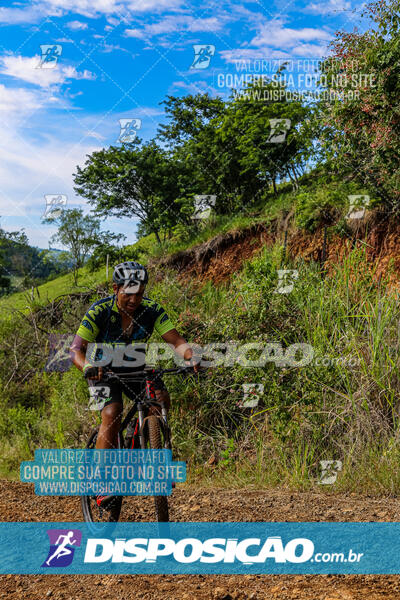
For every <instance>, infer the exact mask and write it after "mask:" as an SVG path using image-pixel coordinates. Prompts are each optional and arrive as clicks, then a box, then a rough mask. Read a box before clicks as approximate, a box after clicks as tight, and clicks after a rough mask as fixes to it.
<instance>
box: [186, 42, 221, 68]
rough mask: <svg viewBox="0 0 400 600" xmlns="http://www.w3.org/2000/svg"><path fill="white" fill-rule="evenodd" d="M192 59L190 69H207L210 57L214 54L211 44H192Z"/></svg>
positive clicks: (213, 47)
mask: <svg viewBox="0 0 400 600" xmlns="http://www.w3.org/2000/svg"><path fill="white" fill-rule="evenodd" d="M193 50H194V59H193V62H192V64H191V65H190V68H191V69H207V67H208V65H209V64H210V60H211V57H212V56H214V54H215V46H214V45H213V44H193Z"/></svg>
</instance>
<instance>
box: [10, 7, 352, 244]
mask: <svg viewBox="0 0 400 600" xmlns="http://www.w3.org/2000/svg"><path fill="white" fill-rule="evenodd" d="M361 9H362V5H361V4H356V3H354V2H352V1H350V0H327V1H326V2H324V3H322V4H320V3H318V2H317V1H316V0H309V1H307V0H306V1H304V2H299V1H290V0H289V1H286V0H276V1H275V2H267V1H266V0H263V1H261V0H257V1H256V2H252V1H245V2H232V1H230V0H228V1H226V2H224V1H222V2H221V1H219V2H215V1H214V0H210V1H209V2H191V3H190V4H188V3H184V2H181V0H36V1H34V2H2V1H0V28H1V38H0V122H1V136H0V216H1V218H0V225H1V227H3V228H4V229H6V230H9V231H12V230H17V229H21V228H24V229H25V231H26V233H27V235H28V237H29V240H30V242H31V243H32V244H33V245H37V246H39V247H41V248H47V247H48V245H49V238H50V237H51V235H52V233H54V231H55V228H54V227H53V226H51V225H44V224H42V222H41V217H42V215H43V212H44V208H45V199H44V195H45V194H66V195H67V198H68V201H67V205H68V207H70V208H72V207H75V206H83V207H84V208H85V210H89V207H88V206H87V205H86V204H85V201H84V200H83V199H82V198H79V197H77V196H76V194H75V193H74V191H73V187H72V183H73V182H72V174H73V173H74V171H75V169H76V165H77V164H80V165H82V164H83V162H84V160H85V155H86V154H89V153H91V152H92V151H94V150H98V149H100V148H102V147H107V146H109V145H111V144H117V143H118V142H117V140H118V137H119V134H120V126H119V119H124V118H125V119H126V118H136V119H141V122H142V125H141V129H140V131H139V132H138V134H139V137H140V138H141V139H143V140H148V139H150V138H151V137H153V136H154V135H155V133H156V130H157V127H158V125H159V124H160V123H162V122H163V121H164V111H163V107H162V106H160V102H162V100H164V99H165V97H166V95H167V94H170V95H175V96H181V95H185V94H187V93H197V92H205V91H208V92H209V93H210V94H213V95H216V94H219V95H222V96H224V95H225V94H227V93H228V90H227V89H225V87H224V85H219V83H218V82H224V81H226V79H225V76H226V74H227V73H233V74H234V73H235V72H237V71H238V65H239V64H240V65H242V66H241V67H240V69H241V70H243V66H244V65H248V68H250V69H251V68H254V70H256V69H257V66H260V65H261V63H260V62H258V63H257V61H260V60H265V61H269V60H273V59H278V58H284V57H286V58H288V59H296V60H298V61H301V60H303V61H307V60H316V59H318V58H320V57H323V56H326V55H327V54H328V52H329V51H328V45H329V42H330V41H331V40H332V39H333V36H334V33H335V31H336V30H338V29H344V30H347V31H352V30H353V29H354V27H358V28H359V29H360V30H363V22H362V20H361V14H360V13H361ZM43 44H50V45H53V44H58V45H61V47H62V50H61V56H60V57H59V58H58V60H57V64H56V65H55V67H54V68H51V69H49V68H38V65H39V64H40V55H41V52H40V45H43ZM194 44H208V45H212V46H215V54H214V55H213V56H212V57H211V60H210V64H209V66H208V67H207V68H206V69H194V68H190V67H191V65H192V63H193V59H194V50H193V45H194ZM237 61H247V62H240V63H239V62H237ZM265 64H267V63H265ZM303 64H306V62H304V63H303ZM246 68H247V67H246ZM221 73H222V74H223V76H222V78H221V77H220V79H219V80H218V74H221ZM199 193H200V194H201V193H202V191H201V190H199ZM104 228H107V229H111V230H113V231H117V232H121V233H124V234H125V235H126V236H127V239H126V243H128V242H133V241H134V240H135V239H136V236H135V231H136V222H135V221H134V220H129V219H123V220H119V219H108V220H106V221H105V223H104Z"/></svg>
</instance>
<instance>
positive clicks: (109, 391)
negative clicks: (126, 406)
mask: <svg viewBox="0 0 400 600" xmlns="http://www.w3.org/2000/svg"><path fill="white" fill-rule="evenodd" d="M89 391H90V396H91V401H92V406H91V408H92V410H100V411H101V425H100V429H99V433H98V435H97V440H96V448H97V449H110V448H117V447H118V431H119V428H120V425H121V415H122V410H123V404H122V393H121V387H120V386H119V385H118V384H111V385H110V384H108V385H104V384H103V383H102V382H101V381H99V382H97V381H93V380H91V381H89Z"/></svg>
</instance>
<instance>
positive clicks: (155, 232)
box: [154, 229, 161, 246]
mask: <svg viewBox="0 0 400 600" xmlns="http://www.w3.org/2000/svg"><path fill="white" fill-rule="evenodd" d="M154 235H155V236H156V240H157V242H158V243H159V244H160V246H161V240H160V236H159V235H158V231H157V229H154Z"/></svg>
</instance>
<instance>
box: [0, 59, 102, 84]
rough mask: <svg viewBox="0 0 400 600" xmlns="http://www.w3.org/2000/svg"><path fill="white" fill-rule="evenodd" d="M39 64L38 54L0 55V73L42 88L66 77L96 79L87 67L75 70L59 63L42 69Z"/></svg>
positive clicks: (59, 82)
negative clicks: (28, 55)
mask: <svg viewBox="0 0 400 600" xmlns="http://www.w3.org/2000/svg"><path fill="white" fill-rule="evenodd" d="M39 64H40V58H39V56H33V57H27V56H13V55H5V56H1V57H0V73H2V74H3V75H9V76H10V77H14V78H15V79H20V80H22V81H26V82H28V83H32V84H34V85H38V86H39V87H42V88H50V87H51V86H54V85H60V84H62V83H64V82H65V81H66V80H68V79H89V80H93V79H96V75H95V74H94V73H92V72H91V71H88V70H87V69H85V70H84V71H77V70H76V69H75V67H72V66H68V65H60V64H57V65H56V66H55V67H54V68H53V69H42V68H39Z"/></svg>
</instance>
